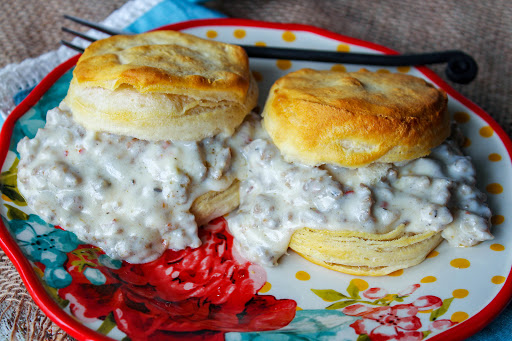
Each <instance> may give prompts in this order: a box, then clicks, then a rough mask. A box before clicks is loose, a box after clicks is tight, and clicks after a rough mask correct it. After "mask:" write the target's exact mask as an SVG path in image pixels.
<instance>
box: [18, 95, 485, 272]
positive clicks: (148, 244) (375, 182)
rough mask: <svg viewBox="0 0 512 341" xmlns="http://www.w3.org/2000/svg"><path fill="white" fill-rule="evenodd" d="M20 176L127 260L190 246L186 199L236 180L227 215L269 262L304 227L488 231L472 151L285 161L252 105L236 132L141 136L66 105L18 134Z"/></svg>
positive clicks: (87, 234) (25, 188) (445, 148)
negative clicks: (236, 202) (193, 137)
mask: <svg viewBox="0 0 512 341" xmlns="http://www.w3.org/2000/svg"><path fill="white" fill-rule="evenodd" d="M18 151H19V153H20V163H19V166H18V167H19V168H18V186H19V189H20V191H21V193H22V194H23V195H24V196H25V198H27V203H28V205H29V206H30V207H31V208H32V209H33V210H34V211H35V212H36V213H37V214H39V215H40V216H41V217H42V218H43V219H45V220H46V221H48V222H49V223H51V224H55V225H60V226H62V227H63V228H65V229H67V230H70V231H72V232H74V233H75V234H76V235H77V236H78V238H80V239H81V240H83V241H85V242H88V243H91V244H94V245H97V246H99V247H101V248H102V249H103V250H104V251H105V252H106V253H107V254H108V255H109V256H111V257H112V258H116V259H123V260H126V261H128V262H131V263H144V262H149V261H151V260H154V259H156V258H157V257H158V256H160V255H161V254H162V253H163V252H164V251H165V250H166V249H175V250H179V249H184V248H186V247H197V246H199V245H200V243H201V242H200V240H199V238H198V236H197V224H196V222H195V220H194V216H193V215H192V214H191V213H190V212H189V209H190V206H191V205H192V203H193V201H194V200H195V199H196V198H197V197H198V196H200V195H202V194H204V193H206V192H209V191H222V190H224V189H226V188H227V187H228V186H229V185H230V184H231V183H232V181H233V180H234V179H235V177H236V178H239V179H242V181H241V188H240V200H241V203H240V207H239V209H238V210H236V211H235V212H232V213H231V214H230V215H229V216H228V223H229V228H230V232H231V233H232V234H233V236H234V237H235V244H236V246H237V248H238V249H239V251H240V252H241V253H242V254H243V255H244V256H245V257H246V258H248V259H249V260H251V261H253V262H257V263H260V264H264V265H274V264H276V263H277V261H278V259H279V258H280V257H281V256H282V255H283V254H284V253H286V250H287V248H288V243H289V241H290V238H291V235H292V234H293V232H294V231H296V230H297V229H299V228H302V227H305V226H307V227H310V228H321V229H332V230H356V229H357V230H362V231H367V232H373V233H386V232H389V231H390V230H391V229H393V228H394V227H396V226H397V225H399V224H402V223H404V224H406V226H407V231H408V232H414V233H418V232H423V231H443V232H442V235H443V237H444V238H445V239H447V240H448V241H449V242H450V244H452V245H455V246H471V245H474V244H476V243H478V242H479V241H483V240H486V239H491V238H492V235H491V234H490V233H489V218H490V211H489V208H488V207H487V206H486V205H485V196H484V195H483V194H482V193H481V192H480V191H479V190H477V189H476V188H475V170H474V168H473V166H472V165H471V163H470V160H469V158H468V157H465V156H463V155H462V153H461V152H460V150H459V148H458V147H457V146H456V144H455V143H454V142H453V141H451V140H448V141H447V142H445V143H444V144H442V145H441V146H439V147H438V148H436V149H434V150H433V151H432V153H431V154H430V155H429V156H428V157H424V158H421V159H417V160H413V161H410V162H405V163H401V164H378V163H377V164H373V165H371V166H369V167H364V168H359V169H347V168H342V167H336V166H332V165H323V166H320V167H309V166H305V165H302V164H300V163H288V162H286V161H284V159H283V158H282V156H281V154H280V153H279V150H278V149H277V147H276V146H275V145H274V144H273V143H272V142H271V140H270V138H269V136H268V134H267V133H266V132H265V131H264V130H263V128H262V127H261V124H260V122H259V118H258V117H257V116H256V115H254V114H251V115H249V117H248V118H247V119H246V121H245V122H244V123H243V124H242V126H241V127H240V128H239V129H238V130H237V132H236V133H235V134H234V135H233V136H231V137H228V136H224V135H219V136H216V137H214V138H208V139H204V140H202V141H199V142H178V141H175V142H172V141H162V142H147V141H142V140H137V139H133V138H130V137H126V136H119V135H113V134H108V133H98V132H91V131H87V130H85V129H84V128H83V127H82V126H80V125H79V124H77V123H75V122H74V121H73V119H72V116H71V114H70V113H69V109H68V108H67V107H66V106H65V105H62V104H61V107H60V108H56V109H53V110H50V111H49V112H48V116H47V123H46V126H45V128H44V129H40V130H39V131H38V133H37V135H36V137H35V138H34V139H32V140H29V139H28V138H25V139H23V140H22V141H20V143H19V145H18Z"/></svg>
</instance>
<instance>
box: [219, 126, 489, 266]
mask: <svg viewBox="0 0 512 341" xmlns="http://www.w3.org/2000/svg"><path fill="white" fill-rule="evenodd" d="M253 129H255V131H254V132H253V133H252V135H253V136H257V137H258V138H256V139H255V140H254V141H252V142H251V143H250V144H248V145H247V146H246V147H244V148H243V150H242V153H243V155H244V156H245V158H246V160H247V170H248V173H247V178H246V179H245V180H244V181H243V182H242V183H241V189H240V200H241V203H240V207H239V209H238V210H237V211H236V212H234V213H232V214H230V215H229V217H228V226H229V229H230V231H231V233H232V234H233V236H234V237H235V243H236V245H237V248H238V249H239V250H240V252H241V253H242V254H243V255H244V256H245V257H246V258H248V259H249V260H251V261H253V262H257V263H261V264H265V265H275V264H276V263H277V261H278V259H279V258H280V257H281V256H282V255H283V254H285V253H286V250H287V248H288V244H289V241H290V238H291V236H292V234H293V233H294V232H295V231H296V230H297V229H299V228H302V227H306V226H307V227H310V228H317V229H329V230H359V231H365V232H370V233H386V232H389V231H391V230H392V229H393V228H395V227H396V226H398V225H400V224H405V225H406V232H411V233H420V232H424V231H443V232H442V236H443V237H444V238H445V239H446V240H448V242H449V243H450V244H451V245H454V246H471V245H474V244H476V243H478V242H480V241H483V240H487V239H492V238H493V237H492V235H491V234H490V233H489V227H490V223H489V219H490V215H491V213H490V210H489V208H488V207H487V206H486V204H485V195H484V194H483V193H481V192H480V191H479V190H478V189H476V188H475V170H474V167H473V166H472V164H471V162H470V159H469V158H468V157H466V156H463V155H462V153H461V151H460V149H459V148H458V146H457V144H456V143H455V142H454V141H453V140H447V141H446V142H444V143H443V144H442V145H441V146H439V147H437V148H435V149H434V150H433V151H432V153H431V154H430V155H429V156H428V157H423V158H420V159H416V160H413V161H410V162H403V163H401V164H391V163H388V164H383V163H375V164H372V165H370V166H368V167H363V168H357V169H349V168H343V167H336V166H332V165H323V166H320V167H310V166H305V165H302V164H300V163H288V162H286V161H284V159H283V157H282V156H281V154H280V153H279V150H278V149H277V147H276V146H275V145H274V144H273V143H272V142H271V140H270V138H269V137H268V135H267V134H266V132H265V131H264V130H263V129H262V128H261V125H254V126H253Z"/></svg>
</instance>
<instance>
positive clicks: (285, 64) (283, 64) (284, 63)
mask: <svg viewBox="0 0 512 341" xmlns="http://www.w3.org/2000/svg"><path fill="white" fill-rule="evenodd" d="M276 65H277V67H278V68H279V69H281V70H288V69H289V68H291V67H292V62H291V61H290V60H287V59H278V60H277V61H276Z"/></svg>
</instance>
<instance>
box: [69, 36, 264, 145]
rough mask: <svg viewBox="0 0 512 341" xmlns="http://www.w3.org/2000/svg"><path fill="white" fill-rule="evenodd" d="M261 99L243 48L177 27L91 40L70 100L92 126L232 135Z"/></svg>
mask: <svg viewBox="0 0 512 341" xmlns="http://www.w3.org/2000/svg"><path fill="white" fill-rule="evenodd" d="M256 101H257V86H256V85H255V81H254V79H253V78H252V76H251V73H250V71H249V62H248V58H247V54H246V53H245V51H244V50H243V49H242V48H241V47H239V46H235V45H230V44H224V43H220V42H214V41H209V40H204V39H200V38H197V37H195V36H192V35H188V34H184V33H180V32H175V31H155V32H150V33H144V34H139V35H134V36H123V35H118V36H113V37H110V38H107V39H103V40H99V41H97V42H94V43H92V44H91V45H90V46H89V47H88V48H87V49H86V50H85V52H84V54H83V55H82V56H81V57H80V59H79V61H78V64H77V66H76V68H75V70H74V72H73V80H72V82H71V85H70V89H69V92H68V95H67V97H66V99H65V102H66V103H67V104H68V105H69V106H70V107H71V110H72V112H73V115H74V118H75V120H76V121H77V122H79V123H80V124H82V125H84V126H85V127H86V128H88V129H92V130H99V131H108V132H111V133H115V134H121V135H127V136H133V137H136V138H140V139H145V140H152V141H156V140H173V139H176V140H199V139H202V138H205V137H208V136H213V135H215V134H218V133H221V132H225V133H228V134H232V133H233V131H234V129H235V128H236V127H237V126H238V125H239V124H240V123H241V122H242V121H243V119H244V117H245V116H246V114H247V113H248V112H249V111H250V110H251V109H252V108H253V107H254V106H255V105H256Z"/></svg>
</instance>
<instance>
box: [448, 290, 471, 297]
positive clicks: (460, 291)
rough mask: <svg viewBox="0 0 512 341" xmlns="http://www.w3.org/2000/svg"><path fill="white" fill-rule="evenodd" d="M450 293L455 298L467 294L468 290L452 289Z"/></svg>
mask: <svg viewBox="0 0 512 341" xmlns="http://www.w3.org/2000/svg"><path fill="white" fill-rule="evenodd" d="M452 295H453V297H455V298H464V297H466V296H468V295H469V291H467V290H466V289H455V290H453V292H452Z"/></svg>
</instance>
